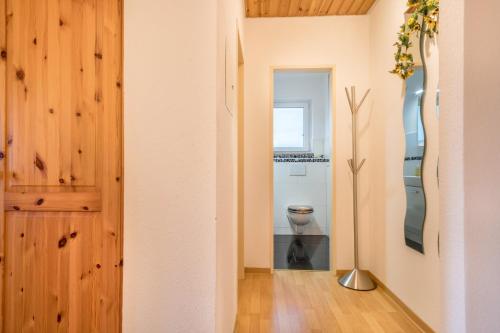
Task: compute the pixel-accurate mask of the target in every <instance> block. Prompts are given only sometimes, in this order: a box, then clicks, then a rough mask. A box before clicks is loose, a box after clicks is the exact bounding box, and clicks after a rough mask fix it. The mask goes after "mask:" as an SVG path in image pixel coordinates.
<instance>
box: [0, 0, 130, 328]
mask: <svg viewBox="0 0 500 333" xmlns="http://www.w3.org/2000/svg"><path fill="white" fill-rule="evenodd" d="M121 2H122V1H121V0H0V159H1V161H0V162H1V163H0V175H1V177H0V208H1V209H2V212H3V213H2V214H0V216H1V217H0V260H1V261H0V264H1V266H0V269H1V273H2V274H1V275H0V276H1V279H2V281H0V282H1V283H0V285H1V286H2V287H3V288H1V289H0V290H1V298H2V302H1V303H0V306H1V307H2V308H1V311H0V313H1V318H0V323H1V325H0V326H1V327H0V330H1V329H3V332H5V333H11V332H16V333H17V332H37V333H38V332H102V333H105V332H107V333H112V332H119V331H120V328H121V286H122V263H123V260H122V234H123V224H122V91H121V88H122V83H121V79H122V3H121Z"/></svg>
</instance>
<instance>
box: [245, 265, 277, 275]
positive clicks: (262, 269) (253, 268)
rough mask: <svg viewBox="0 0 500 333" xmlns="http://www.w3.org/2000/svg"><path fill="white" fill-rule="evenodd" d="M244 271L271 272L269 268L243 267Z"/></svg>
mask: <svg viewBox="0 0 500 333" xmlns="http://www.w3.org/2000/svg"><path fill="white" fill-rule="evenodd" d="M245 273H265V274H271V269H270V268H259V267H245Z"/></svg>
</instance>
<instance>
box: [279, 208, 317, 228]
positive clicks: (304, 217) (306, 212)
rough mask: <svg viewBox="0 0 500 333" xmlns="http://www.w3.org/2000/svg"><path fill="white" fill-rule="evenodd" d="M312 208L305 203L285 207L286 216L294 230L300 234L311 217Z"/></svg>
mask: <svg viewBox="0 0 500 333" xmlns="http://www.w3.org/2000/svg"><path fill="white" fill-rule="evenodd" d="M313 212H314V209H313V207H312V206H307V205H290V206H288V209H287V214H286V216H287V218H288V221H289V222H290V223H291V225H292V227H293V226H295V227H294V229H295V232H296V233H297V234H299V235H301V234H302V233H303V232H304V226H305V225H307V224H309V223H310V222H311V221H312V219H313Z"/></svg>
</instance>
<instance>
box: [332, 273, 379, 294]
mask: <svg viewBox="0 0 500 333" xmlns="http://www.w3.org/2000/svg"><path fill="white" fill-rule="evenodd" d="M339 283H340V285H341V286H343V287H345V288H349V289H353V290H361V291H368V290H373V289H375V288H377V285H376V284H375V282H374V281H373V280H372V279H371V278H370V276H369V275H368V273H366V272H364V271H362V270H359V269H357V268H354V269H353V270H352V271H349V272H347V273H346V274H344V275H343V276H342V277H340V278H339Z"/></svg>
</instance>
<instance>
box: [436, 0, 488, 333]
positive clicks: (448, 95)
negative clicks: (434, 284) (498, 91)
mask: <svg viewBox="0 0 500 333" xmlns="http://www.w3.org/2000/svg"><path fill="white" fill-rule="evenodd" d="M481 3H482V2H481ZM464 5H465V0H441V8H440V9H441V14H440V40H439V44H440V50H441V58H440V63H439V69H440V73H439V76H440V85H441V95H440V102H441V105H440V116H439V117H440V119H439V120H440V124H439V125H440V128H439V133H440V138H439V139H440V146H439V169H440V176H439V196H440V198H439V200H440V216H439V217H440V223H441V237H440V244H441V246H440V248H441V267H440V268H441V295H442V296H441V299H442V306H441V313H442V321H441V330H440V331H441V332H443V333H445V332H446V333H464V332H466V312H465V304H466V301H465V249H464V243H465V239H464V237H465V234H464V147H463V143H464V136H463V133H464V129H463V127H464V15H465V12H464ZM485 8H486V7H485ZM488 289H490V288H488ZM495 320H497V318H496V319H495Z"/></svg>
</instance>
